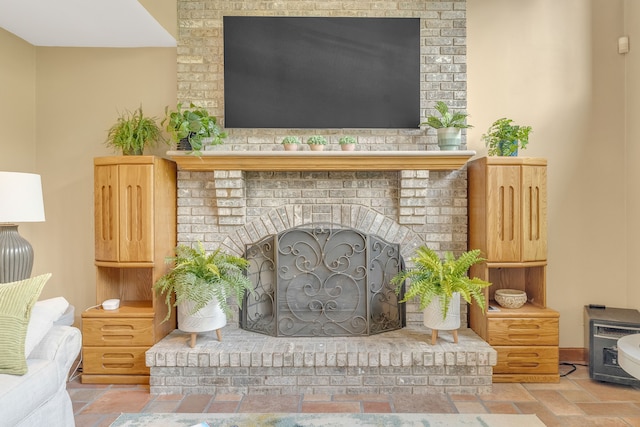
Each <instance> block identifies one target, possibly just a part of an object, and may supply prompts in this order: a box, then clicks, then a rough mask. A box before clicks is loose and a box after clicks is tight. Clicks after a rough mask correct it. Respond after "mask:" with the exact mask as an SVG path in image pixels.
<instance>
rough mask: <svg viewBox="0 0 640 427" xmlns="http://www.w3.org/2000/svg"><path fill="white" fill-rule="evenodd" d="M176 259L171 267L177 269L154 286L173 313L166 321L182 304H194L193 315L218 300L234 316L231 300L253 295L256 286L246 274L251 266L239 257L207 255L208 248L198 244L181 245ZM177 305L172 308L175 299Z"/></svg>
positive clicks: (220, 254)
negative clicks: (228, 300) (245, 294)
mask: <svg viewBox="0 0 640 427" xmlns="http://www.w3.org/2000/svg"><path fill="white" fill-rule="evenodd" d="M175 253H176V255H175V257H168V258H167V259H166V261H167V263H174V266H173V268H172V269H171V270H170V271H169V272H168V273H167V274H165V275H164V276H162V277H160V279H158V281H156V282H155V283H154V284H153V289H154V290H155V292H156V294H157V295H158V296H162V295H164V301H165V304H167V307H168V308H169V310H168V311H169V312H168V313H167V316H166V317H165V319H164V321H166V320H168V319H169V317H170V315H171V307H172V306H176V307H177V306H178V304H180V303H181V302H182V301H191V302H193V303H195V304H194V308H193V311H192V313H188V314H189V315H191V314H194V313H196V312H197V311H198V310H200V309H201V308H203V307H204V306H206V305H207V304H208V303H210V302H211V301H212V300H213V299H214V298H215V299H217V300H218V303H219V304H220V308H222V309H223V310H224V311H225V313H226V314H230V313H231V309H230V307H229V304H228V303H227V298H229V297H235V298H236V301H237V302H240V301H242V297H243V296H244V293H245V292H249V293H253V286H252V284H251V281H250V280H249V278H248V277H247V276H246V275H245V274H244V273H245V270H246V268H247V267H248V265H249V262H248V261H247V260H246V259H244V258H242V257H238V256H235V255H230V254H227V253H224V252H222V251H221V250H220V249H217V250H215V251H214V252H212V253H209V254H208V253H207V252H206V251H205V249H204V245H203V244H202V243H201V242H198V244H197V246H196V247H195V248H192V247H190V246H187V245H178V246H177V247H176V249H175ZM173 295H175V302H173V304H172V297H173Z"/></svg>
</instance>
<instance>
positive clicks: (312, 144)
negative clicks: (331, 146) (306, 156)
mask: <svg viewBox="0 0 640 427" xmlns="http://www.w3.org/2000/svg"><path fill="white" fill-rule="evenodd" d="M307 144H309V148H310V149H311V150H314V151H322V150H324V146H325V145H327V138H325V137H324V136H322V135H313V136H310V137H309V139H307Z"/></svg>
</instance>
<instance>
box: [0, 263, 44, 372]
mask: <svg viewBox="0 0 640 427" xmlns="http://www.w3.org/2000/svg"><path fill="white" fill-rule="evenodd" d="M49 277H51V273H47V274H43V275H42V276H37V277H32V278H30V279H26V280H20V281H18V282H11V283H0V374H13V375H24V374H26V373H27V360H26V359H25V357H24V343H25V338H26V336H27V326H29V318H30V317H31V309H32V308H33V305H34V304H35V303H36V301H37V300H38V297H39V296H40V292H42V288H43V287H44V285H45V283H47V280H49Z"/></svg>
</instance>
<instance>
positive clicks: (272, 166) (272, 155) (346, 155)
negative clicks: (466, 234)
mask: <svg viewBox="0 0 640 427" xmlns="http://www.w3.org/2000/svg"><path fill="white" fill-rule="evenodd" d="M475 154H476V152H475V151H204V152H202V156H200V157H198V156H195V155H193V154H191V152H187V151H168V152H167V155H168V156H169V157H170V158H171V159H173V160H175V162H176V163H177V164H178V167H179V168H180V169H182V170H190V171H211V170H243V171H399V170H454V169H460V168H462V167H463V166H464V165H465V164H466V162H467V161H468V160H469V159H470V158H471V157H473V156H474V155H475Z"/></svg>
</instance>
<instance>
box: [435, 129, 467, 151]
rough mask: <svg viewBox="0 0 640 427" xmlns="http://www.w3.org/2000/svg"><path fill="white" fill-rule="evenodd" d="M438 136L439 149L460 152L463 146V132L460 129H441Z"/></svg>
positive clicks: (438, 130)
mask: <svg viewBox="0 0 640 427" xmlns="http://www.w3.org/2000/svg"><path fill="white" fill-rule="evenodd" d="M436 132H437V134H438V147H440V150H443V151H452V150H459V149H460V144H462V130H461V129H460V128H440V129H437V130H436Z"/></svg>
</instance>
